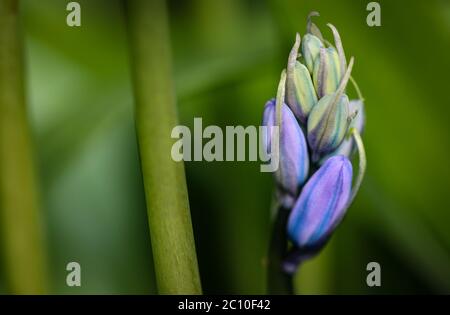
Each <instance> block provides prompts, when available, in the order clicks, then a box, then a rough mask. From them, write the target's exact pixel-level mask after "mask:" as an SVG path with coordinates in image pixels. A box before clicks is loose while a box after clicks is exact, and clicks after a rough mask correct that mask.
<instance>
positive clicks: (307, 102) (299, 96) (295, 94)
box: [286, 34, 317, 124]
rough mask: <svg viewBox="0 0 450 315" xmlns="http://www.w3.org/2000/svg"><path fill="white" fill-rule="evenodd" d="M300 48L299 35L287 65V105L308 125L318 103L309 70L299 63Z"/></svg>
mask: <svg viewBox="0 0 450 315" xmlns="http://www.w3.org/2000/svg"><path fill="white" fill-rule="evenodd" d="M299 46H300V36H299V35H298V34H297V37H296V40H295V44H294V46H293V47H292V50H291V53H290V54H289V60H288V65H287V81H286V103H287V105H288V106H289V107H290V108H291V110H292V112H293V113H294V115H295V117H297V119H298V120H299V121H300V122H301V123H303V124H306V120H307V118H308V115H309V113H310V111H311V109H312V107H313V106H314V105H315V104H316V103H317V95H316V91H315V89H314V86H313V83H312V80H311V75H310V73H309V71H308V69H307V68H306V67H305V66H304V65H303V64H301V63H300V62H298V61H297V55H298V48H299Z"/></svg>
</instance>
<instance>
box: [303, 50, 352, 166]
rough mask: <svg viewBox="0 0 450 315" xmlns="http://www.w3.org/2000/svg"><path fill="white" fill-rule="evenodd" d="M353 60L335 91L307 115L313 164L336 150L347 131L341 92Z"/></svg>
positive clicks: (345, 106) (345, 100) (345, 110)
mask: <svg viewBox="0 0 450 315" xmlns="http://www.w3.org/2000/svg"><path fill="white" fill-rule="evenodd" d="M353 60H354V59H353V58H351V59H350V63H349V66H348V68H347V71H346V73H345V75H344V77H343V78H342V80H341V82H340V84H339V87H338V89H337V91H336V92H335V93H333V94H327V95H325V96H324V97H322V98H321V99H320V100H319V102H318V103H317V104H316V105H315V106H314V107H313V109H312V110H311V113H310V115H309V118H308V126H307V127H308V128H307V129H308V143H309V146H310V148H311V151H312V152H311V153H312V160H313V162H318V161H319V160H320V158H321V157H323V156H325V155H326V154H328V153H330V152H333V151H334V150H336V149H337V147H338V146H339V145H340V144H341V142H342V140H343V139H344V137H345V134H346V133H347V131H348V128H349V124H350V121H351V116H350V115H349V109H348V106H349V104H348V103H349V100H348V97H347V95H345V94H343V92H344V90H345V88H346V85H347V82H348V80H349V78H350V73H351V70H352V68H353Z"/></svg>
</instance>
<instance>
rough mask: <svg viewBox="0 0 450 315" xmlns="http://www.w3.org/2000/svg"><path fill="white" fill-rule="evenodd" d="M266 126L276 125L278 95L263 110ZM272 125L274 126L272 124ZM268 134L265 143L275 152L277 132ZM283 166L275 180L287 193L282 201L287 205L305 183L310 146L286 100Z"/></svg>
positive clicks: (282, 119)
mask: <svg viewBox="0 0 450 315" xmlns="http://www.w3.org/2000/svg"><path fill="white" fill-rule="evenodd" d="M262 124H263V126H269V127H271V126H275V125H276V105H275V99H272V100H270V101H268V102H267V103H266V106H265V108H264V114H263V123H262ZM269 129H270V128H269ZM268 133H269V134H266V135H265V137H264V142H263V145H264V146H265V149H266V151H267V152H268V153H269V154H271V153H272V154H273V152H272V148H271V146H272V143H273V139H272V137H273V134H272V132H271V131H270V130H269V131H268ZM279 156H280V161H279V167H278V170H277V171H276V172H275V180H276V182H277V184H278V187H279V188H280V190H281V192H282V194H283V196H282V200H281V202H282V203H283V204H284V205H285V206H286V207H290V206H292V204H293V202H294V200H295V198H296V197H297V194H298V188H299V186H300V185H302V184H303V183H304V182H305V180H306V177H307V176H308V170H309V158H308V149H307V145H306V140H305V136H304V135H303V132H302V129H301V128H300V126H299V124H298V122H297V120H296V118H295V116H294V114H293V113H292V111H291V110H290V109H289V107H288V106H287V105H286V104H283V105H282V107H281V128H280V142H279Z"/></svg>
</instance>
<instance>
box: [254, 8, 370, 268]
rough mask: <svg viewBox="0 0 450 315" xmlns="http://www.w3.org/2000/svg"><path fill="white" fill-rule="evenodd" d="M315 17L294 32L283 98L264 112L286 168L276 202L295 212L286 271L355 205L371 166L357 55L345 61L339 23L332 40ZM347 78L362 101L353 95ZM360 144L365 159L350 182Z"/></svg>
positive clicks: (279, 177)
mask: <svg viewBox="0 0 450 315" xmlns="http://www.w3.org/2000/svg"><path fill="white" fill-rule="evenodd" d="M313 16H318V13H316V12H313V13H311V14H310V15H309V17H308V24H307V25H308V26H307V33H306V34H305V35H304V36H303V40H302V38H301V36H300V35H299V34H297V35H296V38H295V42H294V45H293V47H292V49H291V51H290V53H289V56H288V61H287V66H286V69H285V70H283V73H282V77H281V80H280V83H279V88H278V93H277V99H276V100H275V99H273V100H271V101H269V102H268V103H267V105H266V108H265V110H264V117H263V124H264V125H267V126H275V125H277V126H280V127H281V128H280V134H279V135H278V137H279V138H277V139H274V137H273V136H272V135H269V136H270V137H268V139H267V141H266V148H270V145H273V144H274V143H275V144H276V145H279V160H280V169H279V170H278V171H277V172H276V173H275V176H274V178H275V182H276V187H277V192H278V193H277V196H278V204H280V206H281V207H283V209H286V208H287V210H288V211H290V214H289V218H288V222H287V226H286V231H285V233H287V235H288V237H289V239H290V240H291V242H292V243H293V245H294V246H293V251H292V252H291V254H290V255H288V257H287V259H286V262H285V264H284V266H285V267H286V266H287V267H286V269H285V270H286V272H293V271H295V269H296V268H297V265H298V263H300V262H301V261H302V260H304V259H305V258H309V257H310V256H312V255H313V254H315V253H316V252H317V251H318V250H320V249H321V248H322V246H324V245H325V243H326V242H327V240H328V239H329V238H330V236H331V235H332V233H333V231H334V230H335V229H336V227H337V226H338V224H339V222H341V220H342V218H343V217H344V215H345V213H346V211H347V209H348V207H349V206H350V204H351V203H352V201H353V199H354V197H355V195H356V193H357V191H358V189H359V186H360V184H361V181H362V178H363V176H364V171H365V165H366V158H365V152H364V146H363V144H362V140H361V137H360V133H361V132H362V131H363V128H364V124H365V112H364V103H363V99H362V96H361V93H360V91H359V88H358V87H357V85H356V82H355V81H354V80H353V79H352V78H351V71H352V69H353V64H354V58H353V57H351V58H350V60H349V62H348V63H347V59H346V57H345V54H344V48H343V45H342V41H341V37H340V34H339V32H338V30H337V29H336V27H334V26H333V25H332V24H328V25H327V26H328V27H329V28H330V30H331V33H332V35H333V38H334V44H331V43H330V42H329V41H327V40H325V39H324V37H323V35H322V33H321V32H320V30H319V28H318V27H317V26H316V25H315V24H314V23H313V22H312V21H311V18H312V17H313ZM299 50H301V54H299ZM349 82H352V83H353V84H354V87H355V89H356V91H357V94H358V98H359V99H355V100H350V99H349V97H348V95H347V85H348V83H349ZM305 138H306V139H305ZM355 148H357V149H358V153H359V161H360V164H359V170H358V174H357V175H356V176H355V180H354V181H353V185H352V178H353V169H352V164H351V161H350V159H351V158H352V153H353V152H354V151H355ZM311 170H313V171H311ZM308 171H309V172H308ZM287 195H288V196H289V198H286V196H287ZM292 253H294V254H292Z"/></svg>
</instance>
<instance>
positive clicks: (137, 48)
mask: <svg viewBox="0 0 450 315" xmlns="http://www.w3.org/2000/svg"><path fill="white" fill-rule="evenodd" d="M126 3H127V24H128V25H127V26H128V33H129V40H130V46H131V56H132V58H131V63H132V68H133V81H134V94H135V119H136V128H137V136H138V141H139V151H140V157H141V167H142V175H143V179H144V186H145V195H146V200H147V212H148V221H149V228H150V237H151V241H152V249H153V259H154V265H155V274H156V280H157V286H158V292H159V293H161V294H201V285H200V276H199V271H198V265H197V257H196V253H195V242H194V236H193V231H192V224H191V218H190V210H189V201H188V194H187V187H186V179H185V174H184V165H183V163H182V162H175V161H173V159H172V157H171V148H172V144H173V141H174V140H173V139H171V131H172V129H173V127H175V126H176V125H177V124H178V121H177V112H176V106H175V103H176V100H175V95H174V86H173V80H172V69H171V53H170V43H169V30H168V21H167V12H166V3H165V1H164V0H128V1H126Z"/></svg>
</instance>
